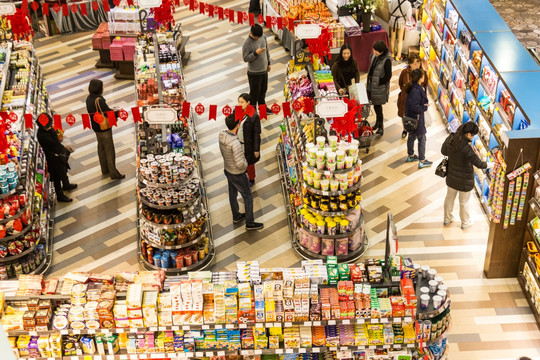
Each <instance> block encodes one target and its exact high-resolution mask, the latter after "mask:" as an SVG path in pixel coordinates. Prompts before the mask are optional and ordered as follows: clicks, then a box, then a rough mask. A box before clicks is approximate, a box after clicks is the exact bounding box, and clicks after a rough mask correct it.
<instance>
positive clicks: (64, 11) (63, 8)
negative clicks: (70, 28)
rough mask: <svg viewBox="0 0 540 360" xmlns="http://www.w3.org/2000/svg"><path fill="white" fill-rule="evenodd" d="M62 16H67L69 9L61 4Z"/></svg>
mask: <svg viewBox="0 0 540 360" xmlns="http://www.w3.org/2000/svg"><path fill="white" fill-rule="evenodd" d="M62 15H64V16H69V8H68V5H67V4H62Z"/></svg>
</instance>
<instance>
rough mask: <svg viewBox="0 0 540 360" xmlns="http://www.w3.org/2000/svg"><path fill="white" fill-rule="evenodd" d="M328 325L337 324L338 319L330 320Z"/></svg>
mask: <svg viewBox="0 0 540 360" xmlns="http://www.w3.org/2000/svg"><path fill="white" fill-rule="evenodd" d="M328 325H336V320H328Z"/></svg>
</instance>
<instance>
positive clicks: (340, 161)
mask: <svg viewBox="0 0 540 360" xmlns="http://www.w3.org/2000/svg"><path fill="white" fill-rule="evenodd" d="M314 65H315V68H316V69H317V70H316V71H313V67H312V65H311V64H308V65H301V66H298V65H294V64H293V63H292V62H291V63H290V64H289V70H288V80H287V86H286V91H285V95H286V97H287V98H288V99H289V100H290V101H291V102H294V101H295V100H299V101H302V100H304V99H306V98H309V99H310V100H311V97H315V98H319V97H320V96H321V94H322V96H324V95H325V94H332V93H335V88H334V83H333V79H332V76H331V73H330V72H329V71H328V70H325V69H324V68H321V66H320V64H319V62H315V64H314ZM311 101H313V100H311ZM303 103H304V104H305V103H306V102H303ZM304 107H305V105H304ZM300 110H302V111H303V112H301V111H300ZM300 110H299V111H293V112H292V116H291V117H290V118H289V117H287V118H285V119H284V120H283V124H282V129H283V134H282V137H281V142H280V146H279V148H278V155H279V163H280V170H282V180H283V184H284V189H283V190H284V195H285V200H286V203H287V206H288V207H289V215H290V218H289V223H290V226H291V232H292V234H291V238H292V243H293V247H294V248H295V250H296V251H297V252H298V253H299V254H300V255H301V256H303V257H305V258H309V259H316V258H324V257H326V256H328V255H336V256H337V257H338V259H339V260H340V261H342V262H348V261H353V260H354V259H358V258H359V257H360V256H361V255H362V254H363V253H364V251H365V250H366V245H367V239H366V237H365V235H364V233H365V232H364V220H363V215H362V209H361V207H360V200H361V198H362V196H361V192H360V185H361V176H362V162H361V161H360V160H359V159H358V145H359V144H358V141H356V140H354V139H352V140H351V141H350V142H346V141H344V140H343V139H342V140H341V141H339V140H338V137H337V136H335V135H330V136H328V131H327V129H326V127H325V123H326V120H325V119H323V118H318V117H315V118H313V117H310V116H308V115H307V114H306V113H305V112H307V111H306V109H304V108H302V109H300Z"/></svg>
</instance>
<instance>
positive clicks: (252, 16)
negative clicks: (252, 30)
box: [249, 13, 255, 26]
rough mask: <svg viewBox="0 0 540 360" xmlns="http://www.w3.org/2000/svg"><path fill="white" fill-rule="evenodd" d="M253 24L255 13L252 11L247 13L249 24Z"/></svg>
mask: <svg viewBox="0 0 540 360" xmlns="http://www.w3.org/2000/svg"><path fill="white" fill-rule="evenodd" d="M253 25H255V15H254V14H253V13H249V26H253Z"/></svg>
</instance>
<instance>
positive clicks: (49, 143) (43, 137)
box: [37, 126, 67, 181]
mask: <svg viewBox="0 0 540 360" xmlns="http://www.w3.org/2000/svg"><path fill="white" fill-rule="evenodd" d="M37 139H38V142H39V145H41V148H42V149H43V152H44V153H45V159H46V160H47V167H48V168H49V174H50V175H51V179H52V180H53V181H54V180H56V179H62V178H64V177H65V176H66V174H67V163H65V162H63V161H62V160H60V158H59V157H58V156H57V155H59V154H60V153H61V152H62V151H63V150H64V149H65V148H64V145H62V143H61V142H60V140H58V135H57V134H56V131H54V129H52V128H51V129H49V130H45V129H44V128H43V127H41V126H40V127H39V129H38V132H37Z"/></svg>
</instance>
